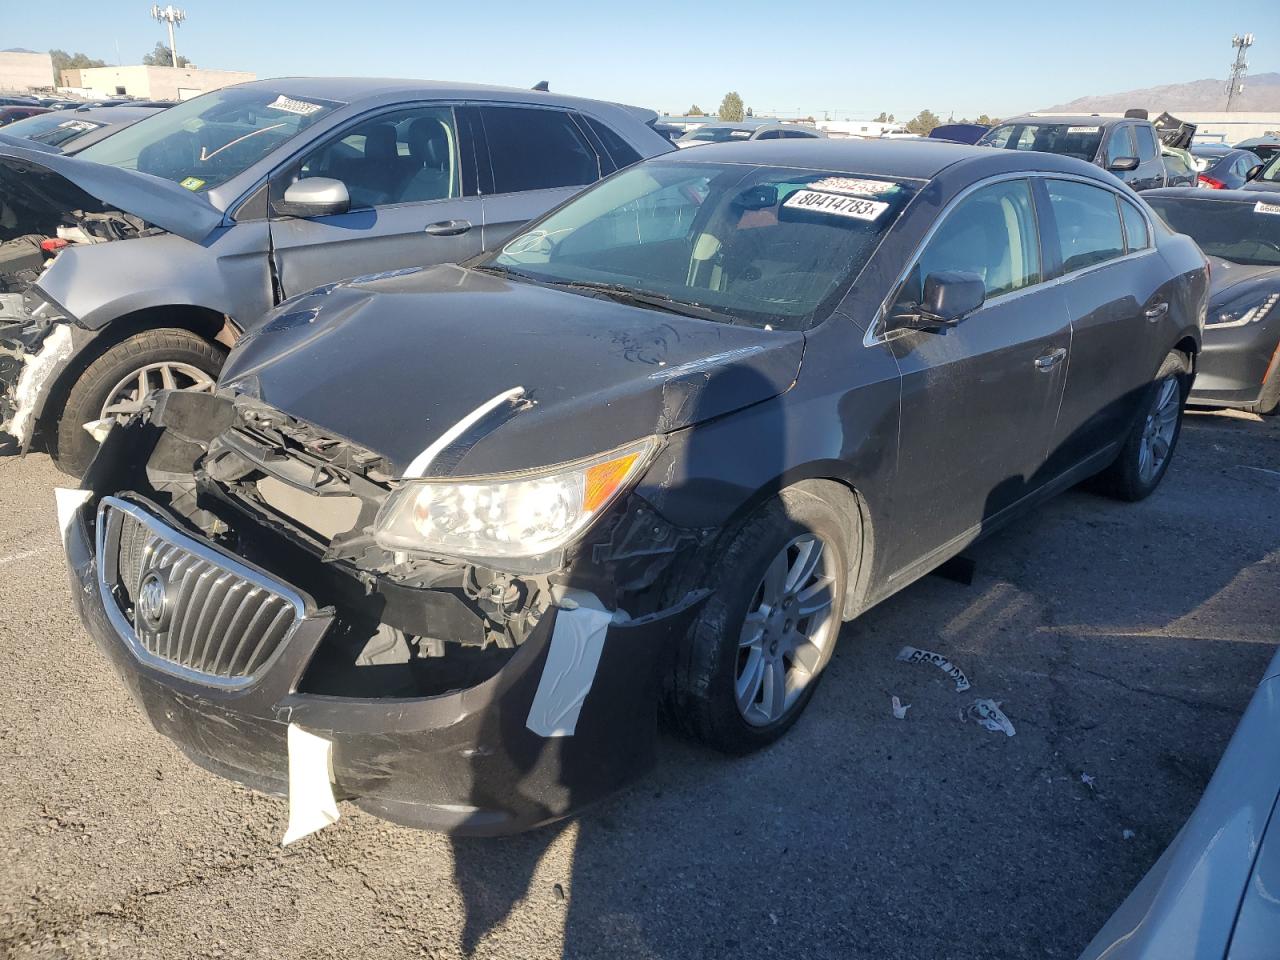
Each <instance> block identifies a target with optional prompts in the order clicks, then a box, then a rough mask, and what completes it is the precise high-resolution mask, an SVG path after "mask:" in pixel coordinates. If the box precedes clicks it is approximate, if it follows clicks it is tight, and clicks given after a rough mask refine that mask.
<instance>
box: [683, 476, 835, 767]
mask: <svg viewBox="0 0 1280 960" xmlns="http://www.w3.org/2000/svg"><path fill="white" fill-rule="evenodd" d="M850 525H851V521H850V519H849V517H848V516H847V512H846V511H844V510H841V509H840V508H838V507H837V506H835V505H833V504H832V503H830V502H828V501H827V500H826V499H824V498H823V497H822V496H820V495H817V494H815V493H812V492H810V491H808V490H805V489H803V488H793V489H790V490H785V491H783V493H782V494H781V495H779V497H777V498H776V499H774V500H771V501H770V502H768V503H766V504H765V505H764V506H762V507H761V508H760V509H759V510H757V511H756V512H755V513H753V514H752V515H751V516H749V517H747V518H746V519H745V520H744V521H742V522H741V523H740V524H739V525H738V526H737V528H736V529H734V530H732V531H730V532H729V533H728V534H727V535H726V536H725V537H724V539H723V540H722V541H721V545H720V547H719V548H718V549H717V550H716V551H715V553H714V555H713V556H712V557H710V558H709V562H708V563H707V564H706V566H705V570H706V575H705V577H704V578H703V582H702V583H701V584H699V585H700V586H705V587H709V588H711V589H712V591H713V593H712V596H711V597H710V599H709V600H708V601H707V603H706V606H705V607H704V608H703V610H702V613H701V614H700V615H699V617H698V619H697V620H696V621H695V622H694V623H693V625H692V627H691V628H690V630H689V632H688V634H687V635H686V636H685V637H684V639H683V642H682V644H681V647H680V649H679V650H678V651H677V655H676V659H675V663H674V667H673V671H672V675H671V677H670V679H669V684H668V687H669V694H670V696H669V701H670V702H669V712H671V713H672V714H673V716H674V718H675V720H676V721H677V722H678V723H679V725H680V726H682V727H683V728H684V729H685V730H686V731H687V732H689V733H690V734H692V735H693V736H695V737H697V738H698V739H700V740H703V741H705V742H706V743H708V744H710V745H711V746H713V747H715V748H717V749H719V750H723V751H725V752H728V753H748V752H750V751H752V750H755V749H758V748H759V747H762V746H765V745H766V744H769V743H772V742H773V741H774V740H776V739H777V738H778V737H780V736H782V734H783V733H785V732H786V731H787V730H788V729H789V728H790V727H791V725H792V724H793V723H795V721H796V719H797V718H798V717H799V715H800V713H801V712H802V711H803V710H804V708H805V706H807V705H808V703H809V699H810V698H811V697H812V696H813V692H814V689H815V688H816V687H817V684H818V681H819V679H821V676H822V671H823V669H824V668H825V667H826V665H827V663H828V661H829V660H830V659H831V654H832V652H833V650H834V649H835V644H836V637H837V634H838V633H839V630H840V625H841V613H842V610H843V602H844V596H845V586H846V584H847V581H848V570H849V550H850V549H851V548H850V546H849V544H850V542H851V541H853V540H854V537H855V536H856V535H857V534H858V530H857V529H854V530H851V529H850ZM855 526H856V524H855ZM854 542H856V541H854Z"/></svg>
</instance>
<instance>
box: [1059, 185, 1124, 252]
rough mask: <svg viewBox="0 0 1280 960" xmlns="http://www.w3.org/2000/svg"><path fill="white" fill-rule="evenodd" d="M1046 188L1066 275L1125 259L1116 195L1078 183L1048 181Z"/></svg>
mask: <svg viewBox="0 0 1280 960" xmlns="http://www.w3.org/2000/svg"><path fill="white" fill-rule="evenodd" d="M1045 188H1046V189H1047V190H1048V192H1049V205H1050V207H1051V208H1052V209H1053V219H1054V221H1055V222H1056V224H1057V234H1058V245H1059V247H1060V248H1061V251H1062V269H1063V271H1064V272H1066V273H1070V272H1071V271H1073V270H1082V269H1084V268H1085V267H1091V266H1093V265H1094V264H1098V263H1105V262H1106V261H1108V260H1114V259H1115V258H1117V257H1122V256H1124V232H1123V230H1122V229H1121V226H1120V211H1119V210H1117V209H1116V195H1115V194H1114V193H1112V192H1111V191H1110V190H1104V189H1102V188H1101V187H1093V186H1090V185H1089V184H1087V183H1080V182H1078V181H1076V180H1047V181H1045Z"/></svg>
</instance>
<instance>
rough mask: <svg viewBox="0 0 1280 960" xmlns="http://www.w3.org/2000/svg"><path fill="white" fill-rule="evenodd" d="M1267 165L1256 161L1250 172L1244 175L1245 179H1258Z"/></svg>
mask: <svg viewBox="0 0 1280 960" xmlns="http://www.w3.org/2000/svg"><path fill="white" fill-rule="evenodd" d="M1265 166H1266V164H1265V163H1255V164H1254V165H1253V166H1252V167H1250V168H1249V170H1248V172H1247V173H1246V174H1245V175H1244V178H1245V180H1257V179H1258V174H1260V173H1261V172H1262V168H1263V167H1265Z"/></svg>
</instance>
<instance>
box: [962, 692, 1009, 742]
mask: <svg viewBox="0 0 1280 960" xmlns="http://www.w3.org/2000/svg"><path fill="white" fill-rule="evenodd" d="M1001 702H1002V701H999V700H986V699H984V700H975V701H973V703H971V704H969V706H968V707H966V708H964V709H962V710H961V711H960V719H961V720H962V721H964V722H966V723H967V722H968V721H970V720H972V721H973V722H974V723H976V724H978V725H979V726H981V727H985V728H986V729H988V730H990V731H991V732H992V733H1003V734H1004V735H1005V736H1006V737H1012V736H1013V734H1014V730H1013V724H1012V723H1011V722H1010V721H1009V718H1008V717H1006V716H1005V715H1004V711H1003V710H1001V709H1000V704H1001Z"/></svg>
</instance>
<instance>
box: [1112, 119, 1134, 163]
mask: <svg viewBox="0 0 1280 960" xmlns="http://www.w3.org/2000/svg"><path fill="white" fill-rule="evenodd" d="M1137 155H1138V148H1137V146H1136V145H1135V144H1134V142H1133V127H1132V126H1130V125H1129V124H1127V123H1126V124H1122V125H1121V126H1118V127H1116V128H1115V129H1114V130H1112V131H1111V136H1109V137H1107V164H1108V166H1109V165H1111V164H1113V163H1115V162H1116V161H1117V160H1119V159H1120V158H1121V157H1136V156H1137Z"/></svg>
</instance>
